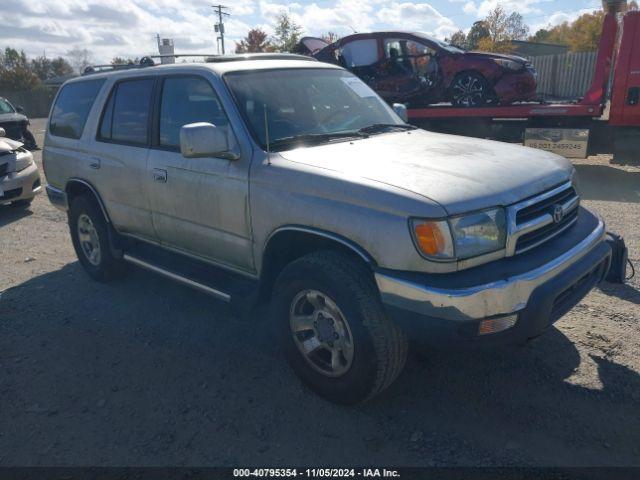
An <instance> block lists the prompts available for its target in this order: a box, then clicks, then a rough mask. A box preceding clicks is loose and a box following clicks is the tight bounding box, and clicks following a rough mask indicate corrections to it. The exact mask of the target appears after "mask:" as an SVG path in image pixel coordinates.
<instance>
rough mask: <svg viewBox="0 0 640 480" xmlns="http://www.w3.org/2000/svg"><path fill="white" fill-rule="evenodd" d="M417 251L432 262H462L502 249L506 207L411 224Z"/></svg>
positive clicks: (415, 220)
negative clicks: (446, 219) (456, 260)
mask: <svg viewBox="0 0 640 480" xmlns="http://www.w3.org/2000/svg"><path fill="white" fill-rule="evenodd" d="M411 229H412V234H413V238H414V241H415V244H416V246H417V248H418V250H419V251H420V252H421V253H422V254H423V255H424V256H426V257H428V258H431V259H433V260H455V259H458V260H462V259H465V258H470V257H477V256H478V255H483V254H485V253H490V252H495V251H496V250H501V249H502V248H504V246H505V240H506V221H505V211H504V209H503V208H493V209H490V210H483V211H480V212H474V213H470V214H467V215H461V216H457V217H452V218H450V219H449V220H448V221H445V220H439V221H432V220H420V219H414V220H412V221H411Z"/></svg>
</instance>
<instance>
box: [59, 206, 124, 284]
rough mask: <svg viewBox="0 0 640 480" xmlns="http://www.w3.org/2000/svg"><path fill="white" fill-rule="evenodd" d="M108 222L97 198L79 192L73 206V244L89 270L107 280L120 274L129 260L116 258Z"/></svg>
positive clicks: (97, 277)
mask: <svg viewBox="0 0 640 480" xmlns="http://www.w3.org/2000/svg"><path fill="white" fill-rule="evenodd" d="M107 228H108V226H107V222H106V220H105V218H104V215H103V214H102V210H101V209H100V207H99V206H98V205H97V204H96V202H95V200H93V198H89V197H86V196H79V197H76V198H75V199H73V201H72V202H71V206H70V208H69V230H70V232H71V240H72V242H73V248H74V249H75V251H76V255H77V256H78V260H80V263H81V264H82V266H83V268H84V269H85V271H86V272H87V273H88V274H89V275H90V276H91V277H92V278H93V279H95V280H98V281H100V282H105V281H109V280H112V279H114V278H117V277H120V276H122V275H123V274H124V272H125V264H124V262H122V261H121V260H119V259H117V258H115V257H114V256H113V255H112V253H111V249H110V246H109V233H108V230H107Z"/></svg>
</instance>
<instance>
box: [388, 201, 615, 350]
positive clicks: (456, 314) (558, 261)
mask: <svg viewBox="0 0 640 480" xmlns="http://www.w3.org/2000/svg"><path fill="white" fill-rule="evenodd" d="M585 212H586V213H585V214H584V215H583V217H585V216H588V215H590V214H589V212H588V211H585ZM591 217H592V223H591V224H590V223H588V221H586V220H585V221H583V222H582V227H581V228H583V230H584V228H585V227H588V228H589V230H590V233H588V234H586V236H581V238H582V239H581V240H580V241H579V242H578V243H574V244H573V246H571V247H570V248H564V249H561V247H562V239H558V240H557V241H555V242H549V245H547V255H548V253H549V249H552V250H551V252H553V249H554V247H555V248H557V249H560V250H561V251H562V253H561V254H560V255H558V256H556V257H555V258H553V259H551V260H548V261H545V262H544V263H542V264H540V265H537V266H536V267H535V268H526V267H528V266H529V265H528V264H527V262H530V261H531V256H532V255H528V257H529V259H527V260H525V259H522V260H521V259H517V258H516V257H513V260H510V261H511V262H512V265H513V262H518V261H520V262H522V263H523V266H524V267H525V268H522V269H521V271H519V272H514V271H513V269H511V270H509V269H508V268H504V267H502V266H497V265H496V266H494V265H493V264H491V263H490V264H487V265H484V266H482V267H477V268H476V269H474V270H476V271H475V272H465V271H462V272H458V273H456V274H451V275H448V277H449V279H448V280H447V281H446V282H444V283H443V282H442V281H440V285H444V286H440V285H439V286H433V284H434V283H436V284H437V283H438V282H433V281H430V280H432V279H433V278H430V277H429V276H427V275H424V276H423V277H420V276H417V275H415V274H412V275H402V274H395V275H394V274H393V273H392V272H389V271H383V270H378V271H377V272H376V273H375V279H376V283H377V285H378V289H379V290H380V294H381V298H382V301H383V303H384V304H385V307H386V308H387V310H388V311H389V313H390V314H391V316H392V317H393V318H394V320H395V321H396V322H397V323H398V324H399V325H400V326H401V327H402V328H403V329H404V330H405V331H406V333H407V334H408V335H409V336H411V337H416V338H417V339H418V340H423V341H426V342H427V343H431V344H438V345H442V344H443V343H450V342H460V341H461V342H463V343H464V342H465V341H466V342H471V343H478V344H480V343H488V344H495V343H512V342H517V341H521V340H525V339H527V338H531V337H535V336H537V335H539V334H540V333H542V332H543V331H544V330H545V329H546V328H547V327H548V326H549V325H551V324H552V323H553V322H555V321H556V320H558V319H559V318H560V317H561V316H562V315H564V314H565V313H567V312H568V311H569V310H570V309H571V308H572V307H573V306H574V305H575V304H577V303H578V302H579V301H580V300H581V299H582V298H583V297H584V296H585V295H586V294H587V293H588V292H589V291H590V290H591V289H592V288H593V287H594V286H595V285H596V284H597V283H598V282H599V281H600V280H601V279H602V278H604V276H605V275H606V272H607V270H608V268H609V264H610V262H611V249H610V247H609V245H608V244H607V243H606V242H605V241H604V236H605V227H604V223H603V222H602V220H600V219H597V218H595V217H593V216H592V215H591ZM587 220H588V219H587ZM574 228H576V232H574V234H578V233H580V232H579V228H577V227H574ZM565 247H566V245H565ZM540 248H542V249H544V247H540ZM536 250H537V249H536ZM531 253H532V254H535V251H532V252H531ZM523 257H524V255H523ZM494 263H495V262H494ZM483 270H484V271H483ZM465 276H466V277H472V278H475V279H484V280H485V283H483V282H479V283H476V284H468V283H469V282H468V279H465ZM431 277H433V276H431ZM492 277H493V278H492ZM465 283H466V284H465ZM459 284H462V285H463V286H459ZM501 317H504V318H507V317H509V318H510V321H511V322H513V321H515V323H514V324H513V326H511V327H510V328H507V329H505V330H503V331H500V332H498V333H491V334H485V335H480V334H479V333H480V331H481V330H480V325H481V322H482V321H483V320H487V319H500V318H501Z"/></svg>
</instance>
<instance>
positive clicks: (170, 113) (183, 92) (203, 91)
mask: <svg viewBox="0 0 640 480" xmlns="http://www.w3.org/2000/svg"><path fill="white" fill-rule="evenodd" d="M195 122H207V123H212V124H214V125H215V126H216V127H220V128H224V129H227V128H228V125H229V120H228V119H227V116H226V115H225V113H224V111H223V110H222V105H221V104H220V100H219V99H218V95H217V94H216V92H215V91H214V89H213V87H212V86H211V84H210V83H209V82H208V81H207V80H205V79H204V78H202V77H169V78H166V79H165V80H164V82H163V84H162V97H161V100H160V128H159V133H160V138H159V144H160V145H162V146H164V147H178V146H179V145H180V128H181V127H182V126H184V125H187V124H189V123H195Z"/></svg>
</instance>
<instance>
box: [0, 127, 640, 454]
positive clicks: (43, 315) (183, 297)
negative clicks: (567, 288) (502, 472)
mask: <svg viewBox="0 0 640 480" xmlns="http://www.w3.org/2000/svg"><path fill="white" fill-rule="evenodd" d="M43 128H44V122H43V121H41V120H36V121H35V122H34V130H35V133H36V134H37V135H36V138H37V139H38V142H39V143H40V144H41V143H42V129H43ZM36 158H37V161H38V162H40V158H41V156H40V152H37V153H36ZM576 163H577V167H578V169H579V171H580V176H581V180H582V186H583V193H584V198H585V201H584V203H585V204H586V205H587V206H589V207H591V208H593V209H595V210H597V211H598V212H599V213H600V214H601V215H602V216H603V217H604V218H605V219H606V221H607V223H608V225H609V227H610V228H611V229H612V230H614V231H617V232H619V233H621V234H623V235H624V236H625V238H626V241H627V243H628V245H629V247H630V256H631V258H632V259H633V260H634V261H635V262H636V264H640V209H639V208H638V207H639V203H640V168H638V167H624V166H619V165H615V164H613V163H612V162H611V159H610V157H607V156H600V157H592V158H590V159H588V160H586V161H579V162H576ZM0 251H1V252H2V255H1V256H0V292H2V293H1V296H0V372H1V373H0V465H146V466H149V465H198V466H204V465H227V466H231V465H234V466H246V465H277V466H282V465H285V464H286V465H295V464H304V465H316V466H319V465H335V466H340V465H372V464H375V465H385V466H386V465H405V466H407V465H414V466H418V465H420V466H422V465H427V466H428V465H553V466H570V465H640V415H639V412H640V375H639V372H640V355H639V352H640V325H639V323H638V320H639V319H640V307H639V304H640V291H639V288H640V281H639V279H638V278H636V279H634V280H632V281H631V282H630V283H629V284H627V285H623V286H620V285H608V284H605V285H603V286H602V288H601V289H598V290H595V291H593V292H592V293H591V294H589V296H588V297H587V298H586V299H585V300H584V301H583V302H582V303H580V305H578V306H577V307H576V308H575V309H574V310H573V311H572V312H570V313H569V314H568V315H567V316H566V317H564V318H563V319H562V320H561V321H559V322H558V323H557V328H556V329H553V330H551V331H550V332H549V333H547V334H546V335H544V336H542V337H541V338H539V339H537V340H536V341H534V342H532V343H529V344H527V345H525V346H519V347H509V348H500V349H493V350H486V351H475V352H456V353H452V352H449V353H446V352H435V351H423V352H420V354H417V353H413V354H412V355H411V356H410V358H409V361H408V364H407V368H406V371H405V372H404V374H403V375H402V376H401V377H400V378H399V379H398V381H397V382H396V384H395V385H394V386H393V387H392V388H391V389H389V390H388V392H387V393H385V394H384V395H382V396H381V397H379V398H378V399H376V400H374V401H372V402H370V403H368V404H366V405H363V406H359V407H356V408H344V407H338V406H335V405H332V404H329V403H327V402H325V401H323V400H321V399H319V398H318V397H316V396H315V395H314V394H312V393H311V392H309V391H308V390H306V389H305V388H304V387H302V386H301V384H300V383H299V382H298V381H297V380H296V378H295V377H294V376H293V374H292V373H291V372H290V371H289V370H288V368H287V367H286V365H285V363H284V361H283V360H282V359H281V358H280V355H279V353H278V348H277V346H276V344H275V341H274V337H273V334H272V332H271V330H270V328H269V324H268V322H267V317H266V314H265V312H264V311H258V312H254V313H253V314H251V315H249V316H247V317H243V318H239V317H237V316H235V315H234V314H233V312H231V311H230V310H229V309H228V308H227V307H226V306H225V305H223V304H221V303H218V302H216V301H215V300H213V299H211V298H210V297H207V296H205V295H203V294H200V293H198V292H195V291H192V290H190V289H188V288H186V287H183V286H180V285H177V284H175V283H172V282H170V281H168V280H165V279H163V278H160V277H158V276H155V275H153V274H150V273H147V272H144V271H141V270H134V271H133V273H132V275H130V276H129V277H127V278H126V279H125V280H123V281H121V282H119V283H113V284H108V285H103V284H98V283H95V282H93V281H91V280H89V278H88V277H87V276H86V275H85V274H84V273H83V272H82V270H81V268H80V266H79V264H78V262H77V261H76V257H75V255H74V252H73V249H72V246H71V242H70V240H69V235H68V232H67V225H66V217H65V215H64V214H62V213H61V212H59V211H58V210H56V209H54V208H53V207H52V206H51V205H50V204H49V203H48V201H47V199H46V197H45V196H44V195H40V196H39V197H38V198H37V199H36V200H35V202H34V203H33V205H32V207H31V208H30V209H29V210H27V211H23V212H19V211H16V210H14V209H10V208H3V209H0Z"/></svg>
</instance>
